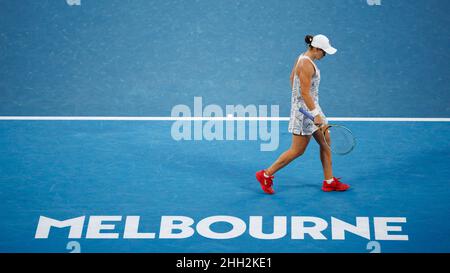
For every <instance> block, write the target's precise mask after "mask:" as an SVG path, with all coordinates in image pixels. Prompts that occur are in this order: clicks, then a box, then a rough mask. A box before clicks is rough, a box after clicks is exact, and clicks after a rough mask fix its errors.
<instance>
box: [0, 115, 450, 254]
mask: <svg viewBox="0 0 450 273" xmlns="http://www.w3.org/2000/svg"><path fill="white" fill-rule="evenodd" d="M348 125H349V127H350V128H352V129H353V130H354V133H355V134H356V135H357V136H358V141H359V142H358V143H359V146H358V147H357V149H356V150H355V151H354V152H353V153H352V154H350V155H349V156H346V157H339V158H335V159H336V160H335V162H334V169H335V173H336V176H341V175H342V176H344V181H346V182H348V183H350V184H351V186H352V189H351V190H350V191H348V192H345V193H323V192H322V191H321V190H320V187H321V181H322V172H321V170H320V167H319V166H320V161H319V158H318V151H317V149H318V148H317V145H316V144H315V143H311V145H310V146H309V149H308V150H307V152H306V154H305V155H304V156H303V157H301V158H299V159H298V160H297V161H295V162H294V163H293V164H292V165H289V166H288V167H287V168H285V169H283V170H282V171H280V172H279V173H278V174H277V176H276V180H275V190H276V191H277V193H276V194H275V195H273V196H268V195H265V194H264V193H263V192H262V191H261V189H260V187H259V184H258V182H257V181H256V180H255V179H254V172H255V170H257V169H259V168H261V167H262V166H265V165H267V164H270V163H271V162H272V161H273V160H274V159H275V156H277V153H263V152H260V151H259V142H257V141H254V142H249V141H214V142H208V141H197V142H194V141H191V142H175V141H173V140H171V139H169V138H168V136H167V135H168V132H169V131H170V124H169V123H167V122H118V121H112V122H109V121H108V122H94V121H92V122H75V121H71V122H23V121H15V122H12V121H10V122H1V123H0V129H1V130H0V152H1V154H2V157H1V162H0V164H1V166H2V172H1V177H0V179H1V181H2V191H1V192H0V199H1V200H2V205H1V207H2V209H1V215H0V216H1V218H2V224H1V225H0V234H2V235H1V243H0V251H1V252H11V251H13V252H24V251H26V252H48V251H50V252H67V250H66V244H67V243H68V241H71V240H70V239H68V237H67V236H68V229H61V230H59V229H52V231H51V233H50V237H49V239H40V240H36V239H34V235H35V232H36V226H37V221H38V217H39V216H40V215H43V216H47V217H51V218H54V219H59V220H65V219H69V218H74V217H79V216H83V215H87V216H89V215H123V216H126V215H139V216H141V222H142V223H141V227H140V231H141V232H150V231H152V232H158V231H159V223H160V218H161V216H162V215H183V216H189V217H191V218H193V219H194V220H195V221H196V222H198V221H199V220H201V219H203V218H206V217H208V216H213V215H231V216H235V217H239V218H241V219H244V220H246V221H247V222H248V217H249V216H251V215H256V216H264V217H265V219H266V220H265V223H264V228H265V229H266V232H270V231H271V230H272V229H273V222H272V221H273V220H272V218H271V217H273V216H276V215H281V216H299V215H300V216H315V217H320V218H323V219H326V220H327V221H329V219H330V217H331V216H333V217H336V218H339V219H342V220H344V221H348V222H349V223H354V221H355V218H354V217H356V216H367V217H377V216H386V217H406V218H407V223H406V224H404V225H403V231H402V232H400V233H398V232H397V233H396V232H392V234H407V235H408V236H409V240H408V241H380V242H379V243H380V244H381V251H382V252H448V251H449V250H450V248H449V246H450V238H449V236H448V232H449V231H450V220H449V218H448V215H449V214H450V201H449V198H448V196H449V194H450V191H449V187H448V177H449V176H450V172H449V169H448V163H449V160H450V158H449V155H450V144H449V142H448V134H449V133H450V131H449V126H443V124H442V123H371V124H370V125H367V123H364V122H363V123H358V122H352V123H350V124H348ZM286 126H287V124H286V123H285V122H282V123H281V128H284V127H286ZM380 130H383V132H384V133H383V134H378V132H380ZM405 132H407V133H405ZM405 134H406V135H407V136H405ZM375 136H376V137H375ZM431 138H432V139H433V141H430V139H431ZM418 144H420V145H418ZM289 145H290V136H289V135H288V134H287V133H283V134H281V143H280V149H279V150H283V149H286V148H287V147H288V146H289ZM121 223H122V224H120V223H117V227H116V229H115V230H114V231H109V232H118V233H121V231H122V232H123V228H124V227H123V222H121ZM213 227H214V226H213ZM214 228H216V229H215V230H216V231H217V232H225V231H226V230H228V229H229V228H230V227H229V226H223V227H220V225H219V226H216V227H214ZM220 228H222V231H221V229H220ZM104 232H106V233H107V232H108V231H104ZM371 232H372V238H373V230H372V231H371ZM324 235H325V236H326V237H328V238H329V239H328V240H313V239H311V238H308V237H307V238H305V240H291V239H290V238H289V237H290V232H289V233H288V236H286V237H285V238H283V239H278V240H258V239H255V238H252V237H250V236H249V235H248V232H247V233H245V234H244V235H242V236H240V237H238V238H235V239H229V240H212V239H206V238H203V237H201V236H200V235H198V234H195V235H194V236H192V237H190V238H187V239H182V240H175V239H171V240H170V239H166V240H164V239H154V240H142V239H140V240H126V239H123V238H119V239H115V240H112V239H111V240H108V239H98V240H93V239H91V240H88V239H81V240H77V241H78V242H79V243H80V244H81V247H82V251H83V252H368V250H366V245H367V240H366V239H363V238H361V237H359V236H356V235H352V234H350V233H349V234H347V235H346V240H343V241H339V240H331V239H330V236H331V235H330V230H329V229H327V231H326V232H324ZM83 236H85V233H83Z"/></svg>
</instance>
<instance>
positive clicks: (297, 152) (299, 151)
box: [292, 149, 305, 158]
mask: <svg viewBox="0 0 450 273" xmlns="http://www.w3.org/2000/svg"><path fill="white" fill-rule="evenodd" d="M303 153H305V149H293V150H292V155H293V156H294V158H297V157H299V156H301V155H303Z"/></svg>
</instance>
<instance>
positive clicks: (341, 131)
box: [325, 125, 355, 154]
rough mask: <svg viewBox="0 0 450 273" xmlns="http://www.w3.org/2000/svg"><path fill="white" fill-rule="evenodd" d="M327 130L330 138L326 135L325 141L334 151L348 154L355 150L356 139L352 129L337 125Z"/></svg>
mask: <svg viewBox="0 0 450 273" xmlns="http://www.w3.org/2000/svg"><path fill="white" fill-rule="evenodd" d="M327 131H328V133H329V138H328V139H327V137H325V141H326V142H327V144H328V146H329V147H330V149H331V150H332V151H333V152H334V153H337V154H347V153H349V152H351V151H352V150H353V147H354V146H355V139H354V137H353V135H352V133H351V132H350V130H348V129H347V128H345V127H341V126H338V125H336V126H330V127H328V128H327Z"/></svg>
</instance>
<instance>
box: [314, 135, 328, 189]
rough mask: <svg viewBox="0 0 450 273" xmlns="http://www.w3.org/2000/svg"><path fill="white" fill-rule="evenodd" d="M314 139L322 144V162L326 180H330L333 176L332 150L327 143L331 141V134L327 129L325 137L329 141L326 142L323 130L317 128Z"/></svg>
mask: <svg viewBox="0 0 450 273" xmlns="http://www.w3.org/2000/svg"><path fill="white" fill-rule="evenodd" d="M313 136H314V139H315V140H316V142H317V143H318V144H319V146H320V161H321V162H322V168H323V176H324V179H325V180H329V179H332V178H333V168H332V161H331V160H332V155H331V150H330V148H329V147H328V145H327V142H328V143H331V139H330V134H329V133H328V130H326V131H325V138H326V139H327V142H325V140H324V137H323V133H322V130H320V129H319V130H317V131H315V132H314V134H313Z"/></svg>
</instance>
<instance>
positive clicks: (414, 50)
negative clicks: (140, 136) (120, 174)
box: [0, 0, 450, 117]
mask: <svg viewBox="0 0 450 273" xmlns="http://www.w3.org/2000/svg"><path fill="white" fill-rule="evenodd" d="M380 2H381V5H380V6H370V5H368V4H367V0H339V1H336V0H320V1H311V0H283V1H278V0H263V1H262V0H231V1H230V0H197V1H194V0H166V1H148V0H133V1H127V2H124V1H122V0H95V1H88V0H81V6H69V5H67V4H66V1H65V0H57V1H55V0H39V1H36V0H23V1H12V0H1V1H0V79H1V81H0V102H1V103H0V116H7V115H8V116H10V115H26V116H43V115H46V116H48V115H50V116H62V115H64V116H67V115H69V116H167V115H170V110H171V108H172V107H173V106H174V105H176V104H187V103H192V100H193V97H194V96H202V97H203V98H204V102H205V104H212V103H214V104H218V105H221V106H222V107H224V106H225V105H227V104H231V105H236V104H243V105H249V104H254V105H271V104H274V105H280V115H281V116H287V115H288V114H289V107H290V96H289V89H290V87H289V75H290V72H291V69H292V66H293V64H294V62H295V59H296V57H297V56H298V55H299V54H300V53H301V52H303V51H304V50H305V44H304V37H305V35H306V34H319V33H323V34H326V35H327V36H329V37H330V39H331V41H332V44H333V45H334V46H335V47H336V48H337V49H338V52H337V54H336V55H334V56H329V57H326V58H325V59H324V60H322V61H320V62H318V65H319V67H320V69H321V71H322V83H321V89H320V93H321V105H322V107H323V108H324V109H325V110H326V113H327V115H328V116H334V117H336V116H337V117H339V116H349V117H378V116H384V117H416V116H419V117H449V116H450V108H449V106H448V102H449V101H450V89H449V85H448V82H450V70H449V69H448V60H449V58H450V51H449V50H448V45H449V44H450V28H449V27H448V26H449V25H450V17H449V16H448V14H449V13H450V2H449V1H445V0H415V1H411V0H380Z"/></svg>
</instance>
